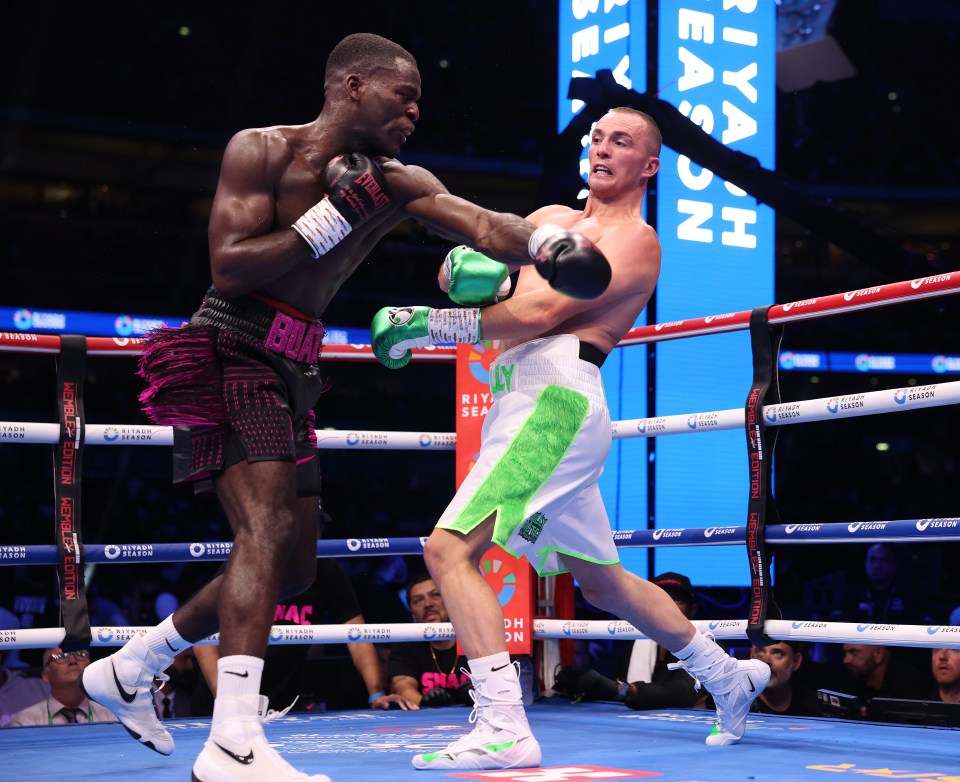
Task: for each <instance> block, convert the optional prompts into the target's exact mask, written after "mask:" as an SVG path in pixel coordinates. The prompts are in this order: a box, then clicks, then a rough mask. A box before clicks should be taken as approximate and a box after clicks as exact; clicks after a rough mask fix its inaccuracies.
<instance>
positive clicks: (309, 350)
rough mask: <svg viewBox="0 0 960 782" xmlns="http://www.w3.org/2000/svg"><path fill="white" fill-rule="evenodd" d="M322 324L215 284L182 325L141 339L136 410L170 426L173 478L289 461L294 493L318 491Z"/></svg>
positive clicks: (203, 486) (202, 477) (205, 479)
mask: <svg viewBox="0 0 960 782" xmlns="http://www.w3.org/2000/svg"><path fill="white" fill-rule="evenodd" d="M323 334H324V330H323V324H322V323H320V321H318V320H312V319H308V318H306V317H305V316H303V315H301V314H300V313H297V312H296V311H295V310H293V309H292V308H289V307H287V306H286V305H284V304H282V303H281V302H276V301H273V300H269V299H267V298H266V297H260V296H258V295H256V294H254V295H249V296H241V297H239V298H237V299H232V300H229V301H228V300H226V299H224V298H221V297H220V295H219V294H218V293H217V291H216V290H215V289H214V288H211V289H210V290H209V291H207V294H206V296H205V298H204V301H203V304H202V306H201V307H200V309H199V310H198V311H197V312H196V313H195V314H194V315H193V317H192V318H191V319H190V322H189V323H188V324H185V325H184V326H182V327H181V328H179V329H171V328H166V327H164V328H160V329H157V330H156V331H154V332H152V333H151V334H150V335H149V336H148V337H147V339H146V341H145V344H144V348H143V352H142V353H141V356H140V371H139V374H140V376H141V377H142V378H143V379H144V380H145V381H146V382H147V384H148V386H147V388H146V390H144V391H143V393H142V394H141V395H140V402H141V403H142V404H143V409H144V412H145V413H146V414H147V416H148V417H149V418H150V420H151V421H153V422H154V423H155V424H158V425H161V426H172V427H173V428H174V444H173V479H174V482H175V483H180V482H185V481H197V482H199V483H198V484H197V491H204V490H208V489H209V488H210V485H211V484H210V479H211V478H212V477H215V475H216V474H217V473H218V472H220V471H222V470H224V469H226V468H227V467H230V466H232V465H234V464H238V463H239V462H242V461H247V462H256V461H290V462H295V463H296V465H297V493H298V494H299V495H301V496H311V495H319V494H320V470H319V466H318V460H317V450H316V448H317V438H316V433H315V431H314V412H313V407H314V405H316V404H317V402H318V401H319V399H320V394H321V392H322V391H323V381H322V379H321V377H320V370H319V367H318V362H319V360H320V351H321V348H322V345H323Z"/></svg>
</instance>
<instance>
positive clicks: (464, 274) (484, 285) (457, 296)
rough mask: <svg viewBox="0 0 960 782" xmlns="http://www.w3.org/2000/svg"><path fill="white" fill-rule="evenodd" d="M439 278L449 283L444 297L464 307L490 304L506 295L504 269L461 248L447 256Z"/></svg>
mask: <svg viewBox="0 0 960 782" xmlns="http://www.w3.org/2000/svg"><path fill="white" fill-rule="evenodd" d="M443 274H444V276H445V277H446V278H447V280H449V282H450V285H449V287H448V288H447V295H448V296H449V297H450V299H451V301H455V302H456V303H457V304H461V305H463V306H465V307H478V306H482V305H484V304H494V303H495V302H497V301H499V300H500V299H502V298H503V297H504V296H506V295H507V294H508V293H510V270H509V269H508V268H507V265H506V264H504V263H500V261H495V260H493V258H488V257H487V256H486V255H484V254H483V253H481V252H477V251H476V250H474V249H472V248H470V247H465V246H463V245H460V246H459V247H454V248H453V249H452V250H451V251H450V252H449V253H447V257H446V258H445V259H444V261H443Z"/></svg>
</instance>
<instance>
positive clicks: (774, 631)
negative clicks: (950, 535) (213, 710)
mask: <svg viewBox="0 0 960 782" xmlns="http://www.w3.org/2000/svg"><path fill="white" fill-rule="evenodd" d="M958 292H960V273H957V272H953V273H949V274H941V275H935V276H932V277H923V278H918V279H914V280H908V281H903V282H898V283H892V284H889V285H883V286H876V287H873V288H864V289H860V290H855V291H848V292H846V293H842V294H833V295H830V296H826V297H820V298H819V299H817V298H814V299H805V300H802V301H798V302H791V303H788V304H783V305H773V306H772V307H771V308H770V310H769V312H768V317H769V322H770V323H771V324H775V323H787V322H790V321H794V320H804V319H809V318H819V317H828V316H832V315H837V314H843V313H845V312H852V311H855V310H862V309H869V308H873V307H880V306H887V305H890V304H896V303H900V302H905V301H911V300H914V299H921V298H929V297H935V296H945V295H951V294H955V293H958ZM749 320H750V312H749V311H746V312H739V313H727V314H723V315H711V316H706V317H704V318H695V319H692V320H685V321H675V322H672V323H664V324H656V325H654V326H646V327H641V328H635V329H632V330H631V331H630V332H629V333H628V334H627V336H626V337H625V338H624V339H623V340H622V341H621V342H620V346H626V345H636V344H645V343H652V342H659V341H663V340H671V339H678V338H682V337H690V336H700V335H705V334H715V333H722V332H729V331H735V330H744V329H746V328H748V326H749ZM141 344H142V340H139V339H116V338H114V339H111V338H96V337H95V338H89V339H88V340H87V353H88V354H89V355H137V354H138V353H139V352H140V348H141ZM60 346H61V340H60V337H59V336H56V335H39V334H22V333H21V334H18V333H11V332H0V351H11V352H26V353H59V352H60ZM324 356H325V358H327V359H335V360H360V361H371V360H373V356H372V353H371V350H370V346H369V345H330V346H325V347H324ZM455 357H456V350H455V349H454V348H450V347H448V346H439V347H436V348H431V349H426V350H417V351H414V358H415V359H426V360H434V361H437V360H442V361H450V360H452V359H455ZM957 402H960V382H952V383H936V384H931V385H925V386H914V387H907V388H896V389H887V390H882V391H871V392H866V393H862V394H848V395H844V396H837V397H831V398H829V399H813V400H807V401H802V402H787V403H780V404H776V405H767V406H765V407H764V408H763V415H764V418H765V420H766V421H767V423H768V424H770V425H783V424H794V423H809V422H814V421H824V420H829V419H832V418H851V417H856V416H863V415H874V414H878V413H889V412H901V411H904V410H911V409H918V408H925V407H937V406H943V405H950V404H956V403H957ZM744 423H745V416H744V411H743V409H735V410H719V411H714V412H704V413H690V414H680V415H670V416H658V417H655V418H641V419H633V420H627V421H617V422H614V423H613V425H612V426H613V436H614V438H615V439H626V438H635V437H654V436H660V435H672V434H691V433H696V432H703V431H723V430H732V429H740V428H743V427H744ZM85 434H86V439H85V443H86V444H88V445H113V444H118V445H172V443H173V437H172V429H171V428H170V427H160V426H124V425H116V424H113V425H110V424H107V425H98V424H88V425H87V426H86V432H85ZM317 435H318V442H317V447H318V448H323V449H349V448H358V449H397V450H419V449H425V448H433V449H437V450H453V449H454V448H455V447H456V435H455V434H452V433H432V432H427V433H420V432H378V431H364V432H360V431H349V432H348V431H337V430H327V429H323V430H319V431H318V432H317ZM58 440H59V426H58V425H57V424H45V423H24V422H0V443H2V442H12V443H42V444H55V443H57V442H58ZM930 521H936V520H924V519H921V520H916V526H917V529H918V530H920V531H921V532H923V531H924V530H925V529H926V528H927V526H929V525H928V524H926V523H927V522H930ZM950 521H951V522H953V521H956V520H950ZM913 522H914V520H910V522H909V523H913ZM892 523H894V522H877V523H876V524H877V525H880V526H881V528H882V526H883V525H886V524H892ZM868 524H872V523H866V522H864V523H857V524H855V525H847V526H848V531H849V532H850V533H851V534H853V533H855V532H856V531H857V530H859V529H860V528H862V527H865V526H868ZM922 525H923V526H922ZM793 526H794V528H795V529H799V528H803V527H805V526H811V527H814V526H815V527H817V530H818V531H819V528H820V527H825V526H837V527H840V526H843V525H793ZM851 527H856V528H857V529H850V528H851ZM716 529H717V528H708V529H707V530H702V531H701V530H696V531H692V530H687V532H700V533H702V534H703V536H704V538H705V539H706V538H710V537H711V535H712V534H713V533H712V532H711V530H716ZM722 529H723V530H724V534H725V535H726V534H728V533H729V534H735V533H736V532H737V531H738V530H739V529H742V528H735V527H730V528H722ZM881 531H883V530H882V529H881ZM655 532H657V530H654V531H649V530H647V531H634V532H629V533H621V535H623V534H629V535H631V536H642V535H643V534H645V533H650V534H652V533H655ZM670 532H671V533H673V532H676V531H675V530H670ZM680 532H683V530H681V531H680ZM710 542H711V543H720V542H721V540H720V536H717V537H716V538H715V539H714V540H713V541H710ZM722 542H727V541H722ZM778 542H793V541H787V540H784V541H778ZM797 542H800V541H799V540H797ZM654 544H655V543H647V544H646V545H654ZM686 545H696V543H695V542H691V543H686ZM4 548H14V547H4ZM693 624H694V625H696V626H697V628H698V629H700V630H701V631H704V632H710V633H713V634H714V636H716V637H717V638H719V639H734V638H737V639H739V638H747V634H746V628H747V622H746V620H721V621H712V622H707V621H695V622H694V623H693ZM91 629H92V633H93V638H92V645H93V646H120V645H123V644H124V643H126V641H128V640H129V639H130V638H131V637H132V636H133V635H135V634H140V633H143V632H146V631H147V630H148V629H149V628H144V627H140V628H137V627H94V628H91ZM533 629H534V633H533V637H534V638H536V639H553V638H556V639H564V638H568V639H569V638H575V637H576V638H610V637H614V638H619V639H624V640H626V639H640V638H645V637H646V636H644V635H643V634H642V633H640V631H639V630H637V629H636V628H634V627H633V626H632V625H630V624H629V623H628V622H624V621H622V620H614V621H609V622H603V621H578V620H561V619H534V620H533ZM764 632H765V633H766V634H767V635H768V636H770V637H771V638H774V639H778V638H779V639H792V640H797V641H823V642H834V643H837V642H860V643H866V644H898V645H904V646H917V647H929V648H942V647H949V648H960V627H954V626H933V625H931V626H923V625H879V624H855V623H847V622H817V621H799V622H797V621H792V622H791V621H787V620H773V619H770V620H767V621H766V623H765V625H764ZM64 636H65V631H64V630H63V628H37V629H26V630H0V648H50V647H53V646H56V645H58V644H59V643H60V642H62V640H63V639H64ZM454 637H455V636H454V634H453V627H452V625H450V624H449V623H447V624H436V625H422V624H416V623H409V624H386V625H293V626H287V625H282V626H274V627H272V628H271V633H270V643H271V644H293V643H356V642H374V643H383V642H403V641H424V640H436V639H452V638H454ZM218 642H219V636H218V635H214V636H210V638H208V639H204V640H203V641H200V643H201V644H215V643H218Z"/></svg>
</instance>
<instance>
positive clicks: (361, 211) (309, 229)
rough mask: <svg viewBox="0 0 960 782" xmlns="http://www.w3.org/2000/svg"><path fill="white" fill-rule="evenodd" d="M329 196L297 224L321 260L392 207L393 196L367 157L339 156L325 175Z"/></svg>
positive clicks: (297, 228)
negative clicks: (378, 214)
mask: <svg viewBox="0 0 960 782" xmlns="http://www.w3.org/2000/svg"><path fill="white" fill-rule="evenodd" d="M323 183H324V189H325V190H326V192H327V195H326V196H325V197H324V199H323V200H322V201H320V202H319V203H317V204H314V205H313V206H311V207H310V208H309V209H308V210H307V211H306V212H304V213H303V215H302V216H301V217H300V219H299V220H297V221H296V222H295V223H294V224H293V229H294V230H295V231H296V232H297V233H298V234H300V236H302V237H303V238H304V239H305V240H306V242H307V244H309V245H310V247H311V249H312V250H313V257H314V258H319V257H320V256H321V255H323V254H324V253H326V252H328V251H329V250H330V249H331V248H332V247H333V246H334V245H336V244H338V243H339V242H341V241H342V240H343V239H344V237H346V235H347V234H349V233H350V232H351V231H352V230H353V229H354V228H356V227H357V226H358V225H360V224H361V223H363V222H366V221H367V220H369V219H370V218H371V217H372V216H373V215H374V214H375V213H376V212H378V211H380V210H381V209H384V208H385V207H387V206H389V205H390V201H391V200H392V198H393V196H392V194H391V193H390V188H389V187H388V185H387V180H386V178H385V177H384V176H383V171H381V170H380V166H378V165H377V163H376V162H375V161H374V160H373V159H372V158H369V157H367V156H366V155H362V154H360V153H359V152H349V153H347V154H346V155H338V156H337V157H335V158H334V159H333V160H331V161H330V162H329V163H327V167H326V169H324V172H323Z"/></svg>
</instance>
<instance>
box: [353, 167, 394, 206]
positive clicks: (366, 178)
mask: <svg viewBox="0 0 960 782" xmlns="http://www.w3.org/2000/svg"><path fill="white" fill-rule="evenodd" d="M356 183H357V184H358V185H359V186H360V187H362V188H363V189H364V190H366V191H367V193H369V194H370V198H372V199H373V208H374V209H380V208H381V207H384V206H386V205H387V204H389V203H390V197H389V196H388V195H387V194H386V193H384V192H383V188H382V187H380V183H379V182H377V180H376V178H375V177H374V176H373V174H371V173H370V172H369V171H364V172H363V173H362V174H360V176H358V177H357V179H356Z"/></svg>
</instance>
